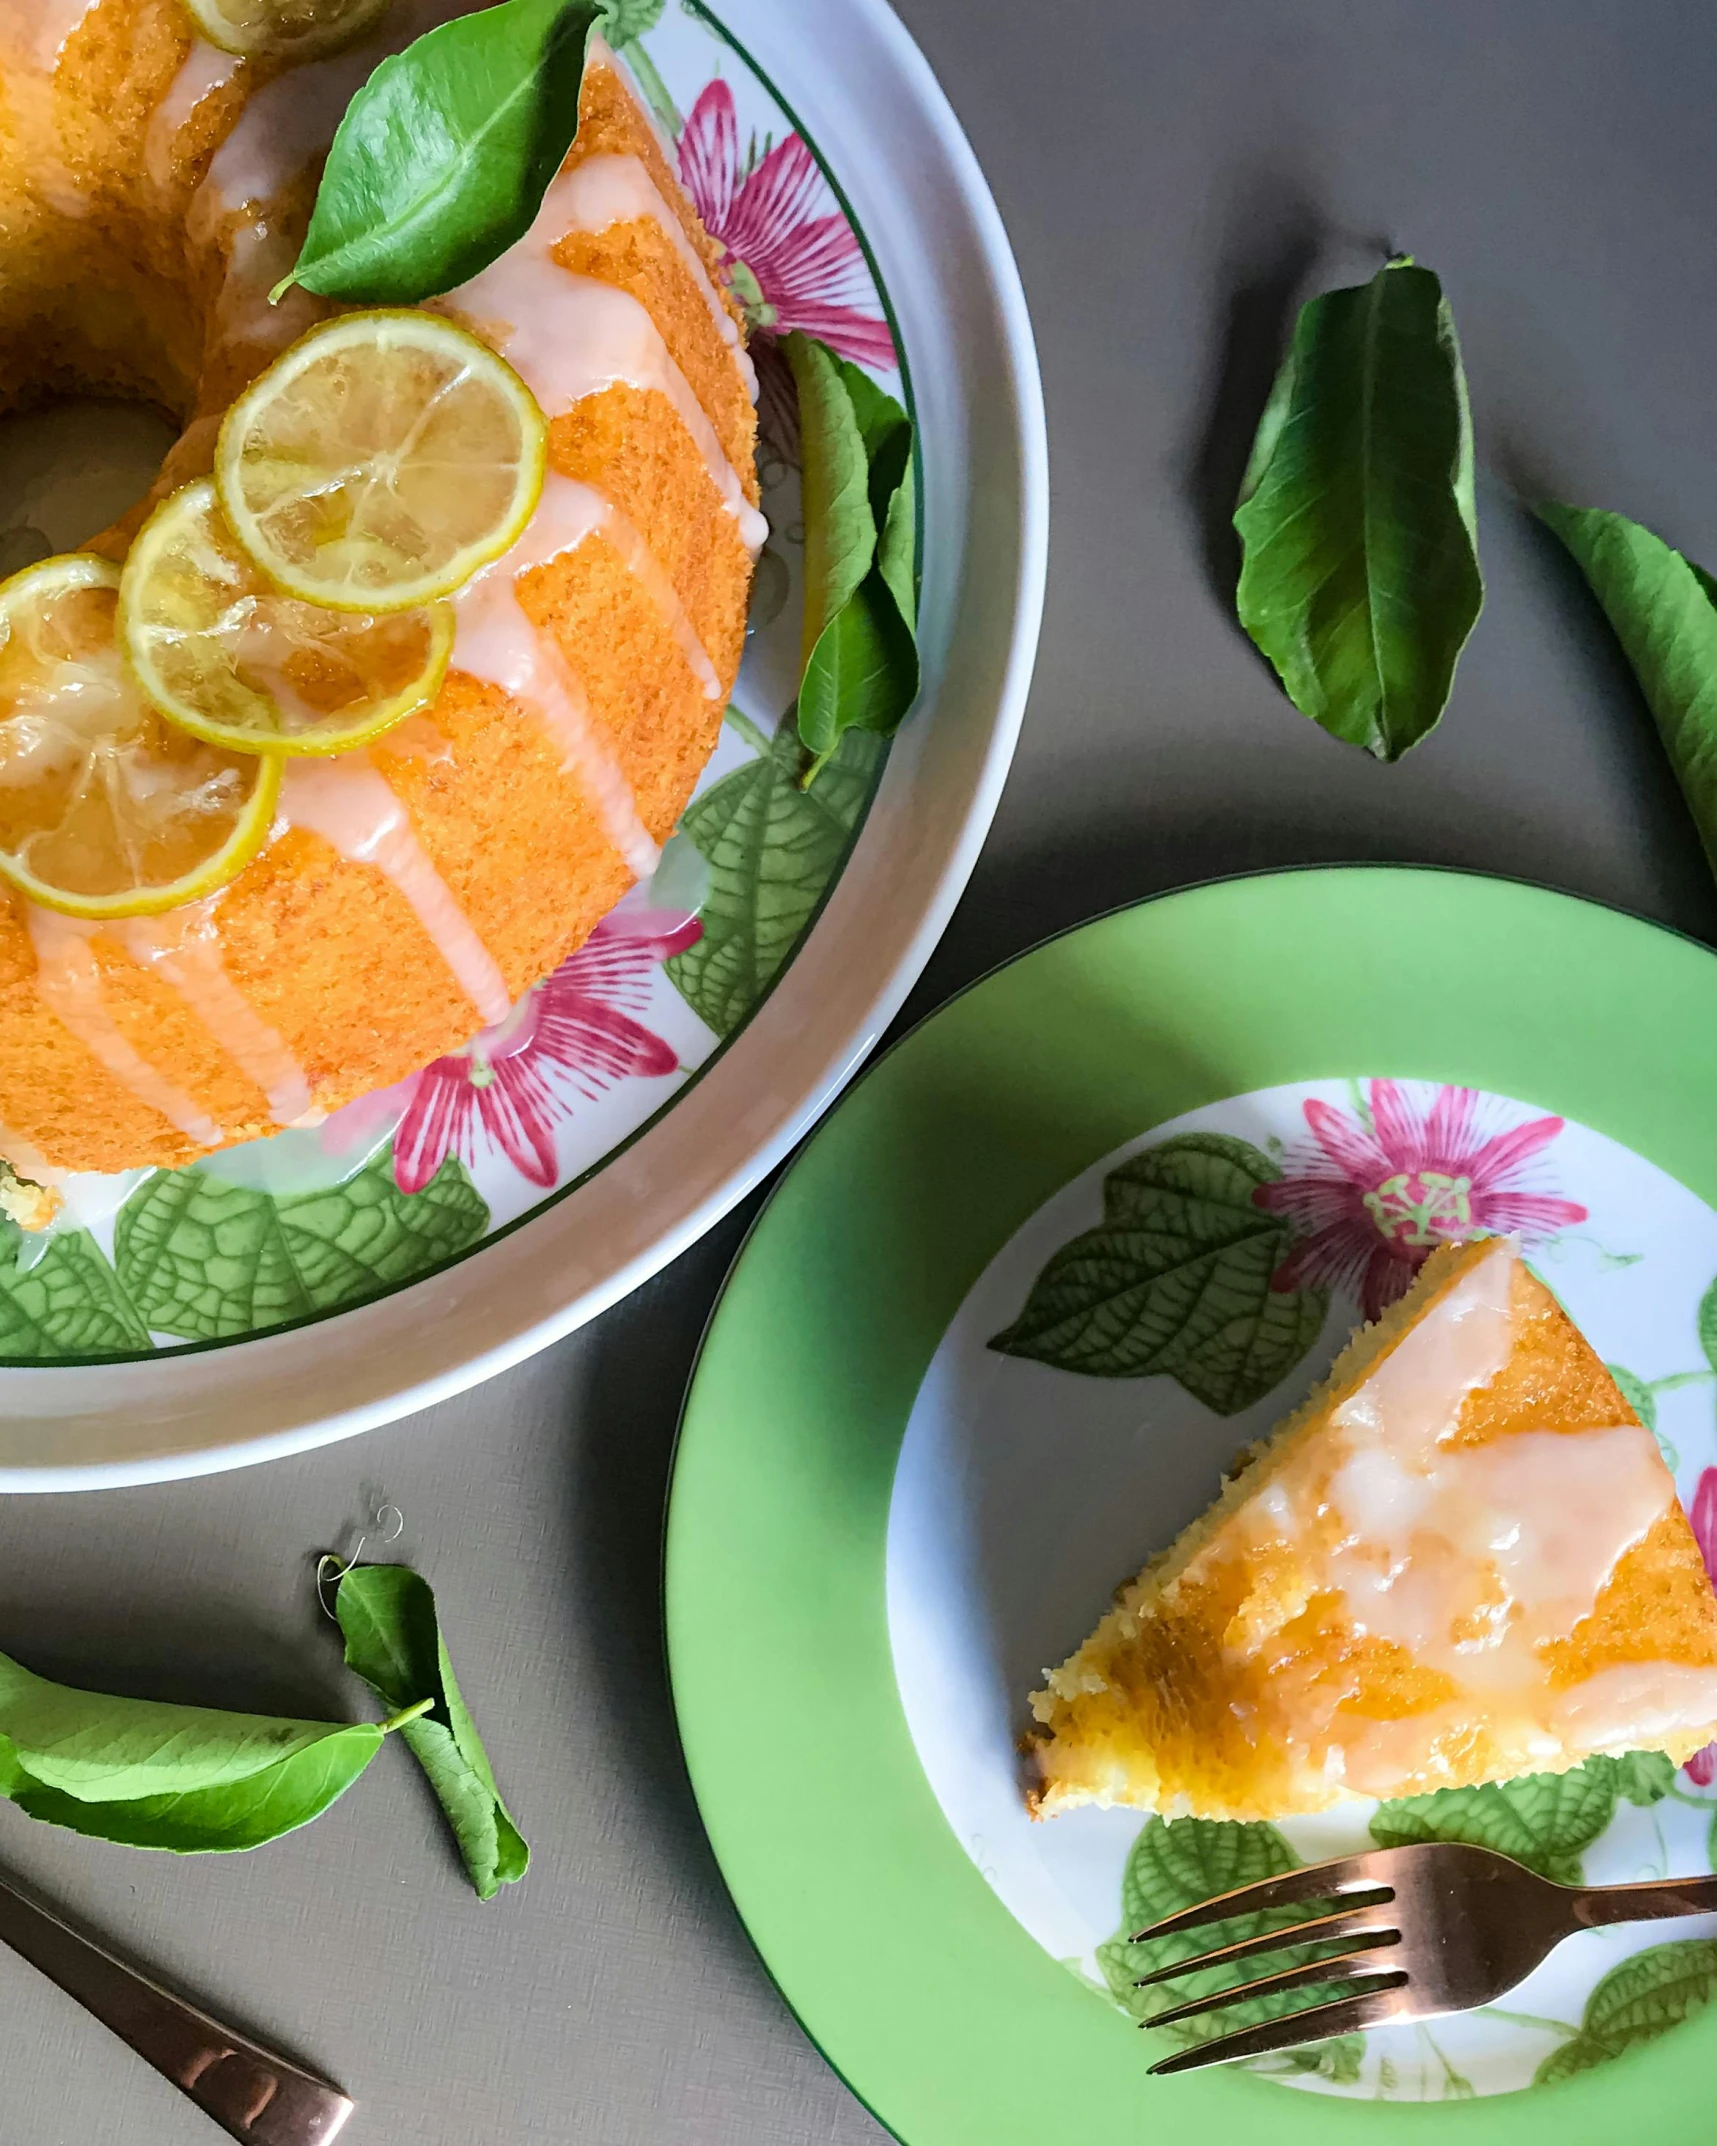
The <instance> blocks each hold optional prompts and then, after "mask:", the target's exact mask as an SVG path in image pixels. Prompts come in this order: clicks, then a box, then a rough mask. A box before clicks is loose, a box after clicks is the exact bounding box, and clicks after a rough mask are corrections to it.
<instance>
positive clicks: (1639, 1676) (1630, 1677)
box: [1556, 1662, 1717, 1752]
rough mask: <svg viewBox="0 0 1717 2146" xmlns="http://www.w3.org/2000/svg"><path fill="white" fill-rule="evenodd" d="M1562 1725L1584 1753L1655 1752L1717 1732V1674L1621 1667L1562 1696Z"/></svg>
mask: <svg viewBox="0 0 1717 2146" xmlns="http://www.w3.org/2000/svg"><path fill="white" fill-rule="evenodd" d="M1556 1725H1557V1727H1558V1728H1559V1729H1560V1730H1561V1732H1562V1734H1563V1735H1564V1737H1566V1738H1567V1739H1568V1741H1569V1742H1571V1743H1574V1744H1576V1745H1577V1746H1578V1747H1579V1749H1580V1750H1582V1751H1614V1752H1624V1751H1650V1750H1653V1749H1655V1748H1656V1746H1657V1745H1658V1744H1660V1743H1663V1742H1666V1741H1673V1740H1675V1739H1676V1738H1679V1737H1682V1736H1685V1735H1687V1734H1689V1733H1690V1732H1692V1731H1694V1730H1697V1729H1701V1728H1717V1669H1695V1668H1694V1667H1692V1665H1691V1664H1690V1663H1687V1662H1615V1663H1612V1665H1611V1666H1610V1667H1609V1668H1608V1669H1600V1670H1599V1671H1598V1673H1597V1675H1596V1676H1592V1677H1588V1678H1587V1679H1586V1681H1585V1682H1584V1683H1583V1684H1574V1685H1570V1686H1569V1688H1568V1689H1567V1690H1566V1691H1564V1692H1562V1693H1561V1694H1559V1696H1558V1699H1557V1704H1556Z"/></svg>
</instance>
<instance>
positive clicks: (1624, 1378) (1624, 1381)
mask: <svg viewBox="0 0 1717 2146" xmlns="http://www.w3.org/2000/svg"><path fill="white" fill-rule="evenodd" d="M1604 1369H1605V1370H1606V1371H1607V1372H1608V1373H1609V1374H1610V1376H1611V1378H1613V1379H1614V1380H1615V1382H1616V1384H1617V1386H1618V1387H1620V1389H1621V1396H1622V1399H1623V1400H1624V1401H1625V1402H1626V1403H1627V1404H1628V1406H1629V1408H1631V1409H1632V1410H1633V1412H1634V1414H1635V1415H1636V1416H1637V1417H1638V1418H1639V1419H1640V1421H1641V1422H1642V1423H1643V1424H1644V1425H1645V1427H1646V1429H1647V1430H1648V1431H1655V1430H1656V1429H1657V1395H1656V1394H1654V1393H1653V1392H1652V1390H1651V1388H1650V1387H1649V1386H1648V1385H1647V1384H1646V1382H1645V1380H1644V1379H1642V1378H1641V1377H1640V1376H1639V1374H1638V1373H1637V1372H1635V1371H1630V1370H1629V1369H1628V1368H1627V1366H1626V1365H1625V1364H1606V1365H1605V1366H1604Z"/></svg>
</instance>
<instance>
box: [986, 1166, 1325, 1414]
mask: <svg viewBox="0 0 1717 2146" xmlns="http://www.w3.org/2000/svg"><path fill="white" fill-rule="evenodd" d="M1280 1174H1281V1173H1280V1172H1279V1171H1278V1169H1277V1168H1276V1166H1275V1164H1274V1163H1273V1162H1271V1161H1270V1159H1269V1157H1268V1156H1267V1155H1264V1154H1262V1153H1261V1152H1260V1151H1259V1150H1258V1149H1257V1148H1255V1147H1252V1146H1251V1145H1250V1144H1249V1143H1248V1142H1246V1141H1244V1140H1234V1139H1230V1138H1229V1137H1228V1136H1227V1135H1225V1134H1220V1133H1182V1134H1178V1135H1177V1136H1176V1137H1175V1138H1173V1139H1171V1140H1165V1141H1163V1142H1162V1143H1161V1144H1160V1145H1159V1146H1157V1147H1153V1148H1147V1149H1146V1150H1145V1152H1144V1153H1143V1154H1142V1155H1136V1156H1134V1157H1133V1158H1132V1160H1131V1161H1130V1162H1125V1163H1123V1164H1122V1165H1121V1166H1120V1168H1119V1169H1117V1170H1112V1171H1111V1172H1110V1173H1109V1175H1108V1176H1107V1177H1106V1178H1105V1179H1104V1181H1103V1221H1102V1223H1101V1224H1100V1225H1099V1226H1098V1227H1097V1228H1096V1229H1093V1230H1087V1231H1085V1232H1084V1234H1083V1235H1082V1236H1078V1237H1075V1238H1073V1239H1072V1240H1071V1242H1069V1243H1068V1244H1065V1245H1063V1246H1062V1248H1061V1250H1060V1251H1059V1252H1057V1253H1056V1254H1055V1256H1054V1257H1053V1258H1052V1259H1051V1260H1050V1261H1049V1262H1048V1264H1047V1265H1046V1266H1045V1267H1044V1269H1043V1271H1042V1273H1041V1274H1040V1275H1039V1276H1038V1278H1037V1280H1036V1282H1035V1283H1034V1284H1033V1285H1032V1290H1031V1294H1030V1296H1029V1297H1028V1298H1027V1300H1026V1304H1025V1308H1024V1310H1023V1311H1022V1312H1021V1313H1020V1315H1019V1317H1018V1318H1017V1319H1016V1320H1015V1321H1014V1323H1013V1324H1012V1325H1011V1326H1010V1327H1008V1328H1006V1329H1005V1330H1004V1331H1003V1332H1002V1333H1000V1334H997V1335H996V1336H995V1338H994V1339H993V1340H992V1341H991V1343H990V1347H991V1348H992V1349H996V1350H998V1351H1000V1352H1001V1353H1002V1354H1003V1355H1008V1356H1026V1357H1031V1358H1033V1359H1034V1360H1035V1361H1037V1362H1039V1363H1046V1364H1053V1365H1054V1366H1056V1368H1057V1369H1059V1370H1063V1371H1077V1372H1082V1373H1084V1374H1085V1375H1087V1376H1088V1377H1093V1378H1145V1377H1148V1376H1151V1375H1152V1374H1155V1373H1166V1374H1167V1375H1168V1376H1169V1377H1171V1378H1174V1379H1178V1380H1179V1382H1180V1383H1181V1384H1182V1385H1183V1386H1184V1387H1185V1388H1186V1390H1187V1391H1188V1392H1189V1393H1191V1394H1192V1395H1193V1396H1194V1398H1195V1399H1197V1400H1200V1401H1202V1402H1203V1403H1204V1404H1205V1406H1206V1407H1208V1408H1212V1409H1214V1410H1216V1412H1217V1413H1218V1414H1219V1415H1234V1414H1236V1413H1238V1411H1239V1410H1241V1409H1243V1408H1248V1407H1250V1406H1251V1405H1252V1403H1253V1402H1254V1401H1258V1400H1261V1399H1262V1398H1263V1396H1264V1395H1265V1394H1267V1393H1269V1392H1270V1391H1271V1390H1272V1388H1274V1387H1275V1386H1277V1385H1279V1384H1280V1383H1281V1381H1282V1380H1283V1379H1284V1378H1285V1377H1286V1376H1287V1374H1288V1372H1289V1371H1291V1370H1292V1369H1293V1367H1294V1365H1295V1364H1296V1363H1298V1362H1299V1361H1300V1359H1301V1358H1302V1357H1303V1356H1304V1355H1305V1353H1306V1351H1307V1350H1308V1349H1309V1348H1310V1347H1311V1345H1312V1343H1313V1342H1314V1341H1315V1340H1316V1339H1317V1336H1318V1334H1319V1332H1320V1331H1321V1329H1322V1327H1323V1322H1324V1317H1325V1313H1326V1311H1327V1309H1328V1300H1327V1298H1326V1297H1325V1295H1324V1293H1323V1292H1322V1291H1321V1290H1315V1289H1308V1290H1297V1291H1279V1290H1274V1289H1272V1288H1271V1286H1270V1283H1271V1277H1272V1275H1273V1274H1274V1273H1275V1271H1276V1269H1277V1267H1278V1266H1279V1265H1280V1264H1281V1261H1282V1258H1283V1256H1284V1254H1285V1253H1286V1251H1287V1249H1288V1244H1289V1241H1290V1240H1289V1237H1288V1232H1287V1229H1286V1226H1285V1225H1284V1224H1283V1222H1282V1221H1281V1220H1280V1218H1279V1217H1277V1216H1275V1215H1273V1214H1270V1213H1268V1212H1267V1211H1266V1210H1265V1209H1263V1208H1261V1207H1258V1206H1256V1205H1255V1204H1254V1202H1253V1198H1252V1195H1253V1194H1254V1192H1255V1191H1256V1190H1257V1189H1258V1187H1259V1186H1260V1185H1264V1184H1269V1183H1271V1182H1273V1181H1274V1180H1275V1179H1276V1178H1277V1177H1279V1176H1280Z"/></svg>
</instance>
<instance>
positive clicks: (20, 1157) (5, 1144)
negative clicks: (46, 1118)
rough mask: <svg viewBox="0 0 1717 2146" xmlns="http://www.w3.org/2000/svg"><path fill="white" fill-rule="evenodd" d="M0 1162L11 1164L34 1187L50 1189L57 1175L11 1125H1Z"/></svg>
mask: <svg viewBox="0 0 1717 2146" xmlns="http://www.w3.org/2000/svg"><path fill="white" fill-rule="evenodd" d="M0 1161H5V1162H9V1163H10V1164H11V1165H12V1167H13V1169H14V1170H16V1171H17V1173H18V1175H19V1176H20V1177H27V1178H28V1179H29V1180H30V1182H31V1184H32V1185H41V1186H43V1187H49V1186H51V1185H52V1183H53V1180H54V1177H55V1175H56V1174H57V1173H56V1172H55V1171H54V1169H53V1168H52V1166H51V1165H50V1164H49V1163H48V1161H47V1160H46V1158H45V1157H44V1156H42V1155H40V1154H38V1153H37V1151H36V1149H34V1148H33V1147H32V1146H31V1145H30V1143H29V1142H28V1141H27V1140H26V1139H25V1138H24V1136H23V1134H22V1133H15V1132H13V1130H12V1128H11V1127H10V1126H9V1125H0Z"/></svg>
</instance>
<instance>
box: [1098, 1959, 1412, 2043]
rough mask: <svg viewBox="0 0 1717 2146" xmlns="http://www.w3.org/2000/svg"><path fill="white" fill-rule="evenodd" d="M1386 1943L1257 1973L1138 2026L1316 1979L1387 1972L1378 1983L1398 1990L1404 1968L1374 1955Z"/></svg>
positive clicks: (1356, 1978)
mask: <svg viewBox="0 0 1717 2146" xmlns="http://www.w3.org/2000/svg"><path fill="white" fill-rule="evenodd" d="M1385 1950H1387V1945H1383V1946H1379V1945H1373V1946H1371V1947H1369V1948H1368V1949H1367V1950H1366V1951H1364V1952H1342V1953H1337V1954H1336V1955H1335V1957H1334V1958H1333V1959H1328V1960H1305V1961H1302V1962H1301V1964H1300V1965H1299V1966H1298V1967H1282V1968H1278V1969H1277V1971H1276V1972H1275V1973H1274V1974H1273V1975H1260V1976H1259V1977H1258V1979H1257V1980H1256V1981H1255V1982H1236V1983H1234V1984H1233V1985H1232V1986H1231V1987H1230V1988H1228V1989H1225V1990H1212V1991H1211V1992H1210V1993H1209V1994H1208V1995H1207V1996H1203V1997H1190V1998H1188V2000H1187V2001H1186V2003H1185V2004H1176V2005H1171V2006H1170V2007H1169V2008H1168V2010H1167V2011H1166V2012H1153V2013H1152V2015H1151V2017H1150V2018H1149V2019H1142V2020H1140V2022H1139V2025H1140V2026H1141V2027H1172V2026H1173V2025H1174V2023H1175V2021H1176V2020H1177V2019H1196V2018H1197V2017H1198V2016H1199V2014H1200V2013H1201V2012H1222V2011H1226V2010H1227V2008H1228V2007H1229V2006H1230V2005H1231V2004H1244V2003H1245V2002H1246V2001H1247V2000H1248V1998H1252V1997H1273V1996H1274V1995H1275V1994H1276V1992H1277V1991H1278V1990H1298V1989H1305V1988H1306V1987H1307V1986H1308V1985H1310V1984H1312V1983H1316V1982H1360V1981H1368V1980H1376V1979H1377V1978H1378V1977H1379V1976H1384V1975H1387V1976H1388V1977H1389V1980H1388V1981H1387V1982H1385V1983H1382V1984H1381V1985H1380V1986H1381V1987H1383V1988H1388V1989H1398V1988H1399V1987H1400V1986H1401V1984H1402V1983H1404V1982H1405V1981H1406V1979H1407V1976H1406V1972H1405V1970H1403V1969H1401V1968H1389V1967H1386V1966H1385V1965H1384V1963H1383V1962H1382V1960H1381V1959H1380V1958H1379V1957H1378V1955H1379V1953H1380V1952H1382V1951H1385Z"/></svg>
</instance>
